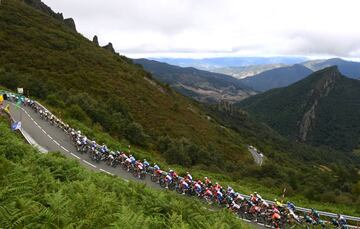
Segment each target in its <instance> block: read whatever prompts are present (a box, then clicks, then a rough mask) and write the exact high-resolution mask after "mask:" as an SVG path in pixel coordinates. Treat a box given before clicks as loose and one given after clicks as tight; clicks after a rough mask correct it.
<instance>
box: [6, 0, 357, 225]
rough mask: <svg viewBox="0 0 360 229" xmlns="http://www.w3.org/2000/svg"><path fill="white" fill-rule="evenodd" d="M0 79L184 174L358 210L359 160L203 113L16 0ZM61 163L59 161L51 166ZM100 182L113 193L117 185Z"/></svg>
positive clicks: (10, 4)
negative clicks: (259, 160)
mask: <svg viewBox="0 0 360 229" xmlns="http://www.w3.org/2000/svg"><path fill="white" fill-rule="evenodd" d="M0 84H1V85H3V86H6V87H7V88H10V89H15V88H17V87H24V89H25V94H26V95H29V96H30V97H31V98H34V99H36V100H40V102H42V103H44V104H45V105H46V106H47V107H49V108H50V109H51V110H52V111H54V113H55V114H56V115H58V116H59V117H60V118H61V119H63V120H64V121H65V122H67V123H70V124H74V123H75V124H76V126H74V127H80V129H81V130H83V132H84V133H86V134H87V135H88V134H89V135H88V136H89V137H90V136H91V137H93V136H100V135H101V136H105V137H101V138H100V139H101V140H100V141H105V140H104V139H105V138H107V139H110V140H108V141H109V142H110V141H113V142H115V143H118V142H119V141H121V143H122V145H128V144H129V142H130V143H131V145H132V149H134V151H133V152H140V150H139V148H141V150H142V151H141V152H145V153H144V155H147V156H151V158H150V157H147V158H148V159H152V158H157V159H159V161H161V162H163V163H164V165H166V167H165V169H167V168H169V167H170V166H167V165H171V167H172V168H174V167H175V166H176V165H178V166H177V167H176V168H179V169H182V170H185V171H186V170H188V169H189V168H191V171H192V172H194V174H195V173H197V174H201V175H204V174H208V173H209V171H211V172H212V173H213V174H215V176H217V179H218V180H219V181H223V180H225V181H229V182H233V183H234V187H235V185H238V184H239V183H240V182H247V183H246V184H245V185H249V186H250V185H256V187H258V188H259V187H260V188H261V189H262V188H264V189H265V190H266V188H269V187H271V188H273V190H276V192H279V190H280V192H281V190H283V188H284V187H287V188H288V190H292V193H291V192H290V191H289V194H288V195H289V196H291V195H293V196H295V195H296V196H297V197H299V199H302V200H303V199H307V200H315V201H323V202H327V203H331V204H334V203H336V204H344V205H346V206H348V205H349V206H351V209H356V206H360V205H359V204H358V203H359V201H360V200H359V198H358V195H357V193H356V190H355V189H354V187H356V182H357V181H358V178H359V176H358V174H357V173H356V171H357V169H358V168H357V167H356V163H357V158H358V157H355V156H354V155H352V154H342V155H341V156H340V157H335V158H328V157H326V155H330V154H331V155H335V154H336V153H337V151H336V152H333V151H328V149H326V148H325V149H318V148H313V147H308V146H305V145H303V144H300V146H298V147H297V148H296V150H295V149H294V148H288V147H292V144H293V143H291V142H288V141H287V140H284V139H281V140H278V139H277V138H275V140H274V139H273V138H270V140H269V138H268V137H269V136H270V137H271V135H275V136H277V135H276V134H277V133H276V132H275V131H273V130H271V129H270V128H268V127H266V128H265V129H264V128H263V126H261V128H260V127H259V124H258V123H256V122H255V121H254V120H253V119H246V120H244V119H243V116H241V115H240V116H238V115H237V114H235V117H229V119H227V118H228V116H229V115H234V114H232V113H228V110H227V109H223V110H221V109H220V111H218V110H216V111H211V112H207V111H206V110H205V109H204V108H202V107H201V105H199V104H198V103H196V102H194V101H192V100H189V99H187V98H186V97H184V96H182V95H180V94H178V93H176V92H175V91H174V90H172V89H171V88H169V87H168V86H166V85H163V84H162V83H160V82H158V81H156V80H155V79H153V78H152V76H151V74H150V73H148V72H146V71H144V70H143V69H142V68H140V67H139V66H136V65H134V64H133V63H132V61H131V60H129V59H127V58H126V57H123V56H119V55H117V54H114V53H113V52H112V51H109V50H107V49H104V48H102V47H99V46H98V44H96V43H93V42H91V41H89V40H88V39H86V38H84V37H83V36H81V35H80V34H78V33H76V32H75V31H74V30H72V29H70V28H69V27H68V26H66V25H65V24H64V23H63V22H61V21H58V20H55V19H54V18H52V17H50V16H48V15H46V14H44V13H43V12H40V11H37V10H35V9H33V8H32V7H30V6H28V5H26V4H25V3H23V2H22V1H20V0H12V1H10V0H5V1H2V5H1V6H0ZM284 97H286V96H284ZM228 121H231V122H228ZM260 125H261V124H260ZM238 126H242V128H237V127H238ZM94 133H96V134H94ZM99 133H100V134H99ZM90 134H91V135H90ZM95 140H96V141H98V140H99V138H96V139H95ZM100 141H99V143H100ZM106 142H107V141H106ZM247 144H253V145H255V146H256V147H258V148H260V149H261V150H262V151H263V152H264V154H265V156H266V161H265V165H264V166H263V167H257V166H256V165H255V164H254V163H253V159H252V158H251V155H250V153H249V152H247ZM284 144H285V145H284ZM114 145H115V144H114ZM134 145H135V147H134ZM109 146H110V144H109ZM135 149H136V150H135ZM328 152H331V153H329V154H327V153H328ZM19 153H21V152H19ZM138 155H139V154H138ZM138 155H136V156H138ZM323 155H325V156H324V157H323V160H320V158H321V157H322V156H323ZM46 157H53V156H46ZM57 158H58V157H57ZM312 160H313V161H312ZM32 162H33V161H32ZM33 163H35V164H36V163H37V162H36V161H34V162H33ZM30 164H31V163H30ZM30 164H29V165H27V166H31V165H30ZM66 164H67V162H66V161H62V162H61V163H58V164H56V166H55V167H60V168H62V167H63V166H65V167H66V166H67V165H66ZM175 164H176V165H175ZM160 165H161V164H160ZM48 166H49V167H51V164H50V165H48ZM180 166H183V167H180ZM321 166H328V167H329V168H330V171H328V170H325V171H323V170H322V169H321V168H322V167H321ZM41 168H45V166H43V167H41ZM76 168H77V167H76ZM16 170H20V171H21V169H20V168H19V167H17V169H16ZM43 170H45V169H43ZM354 171H355V173H354ZM57 172H58V171H56V172H55V173H57ZM80 174H81V173H80ZM68 175H69V177H72V176H74V174H71V173H70V174H68ZM84 176H88V173H86V175H84ZM94 176H95V177H96V176H97V175H94ZM61 178H62V179H68V178H67V176H64V175H62V177H61ZM59 179H60V178H59ZM89 179H90V178H89ZM91 179H95V178H91ZM91 181H93V182H95V183H96V182H97V181H96V179H95V180H91ZM111 181H113V180H111ZM90 183H91V182H90ZM65 184H66V183H65ZM87 184H89V183H87ZM339 184H342V185H341V187H339ZM101 185H105V186H101V187H102V188H109V189H110V188H115V187H116V185H117V183H115V185H114V187H109V186H110V185H108V183H106V184H101ZM245 185H244V186H245ZM60 186H61V185H59V186H56V187H55V188H57V189H60ZM40 187H41V186H40ZM273 190H270V191H269V190H267V191H268V192H267V194H269V193H272V194H273V193H274V192H273ZM354 190H355V191H354ZM50 191H51V190H50ZM125 191H128V189H126V190H125ZM129 192H130V191H129ZM134 195H135V194H134ZM338 196H342V197H341V198H338ZM344 196H345V197H344ZM137 198H139V199H141V197H140V196H138V197H137ZM180 209H181V208H180ZM354 211H359V210H357V209H356V210H354ZM110 212H111V211H110ZM164 212H165V211H164ZM89 217H90V216H89ZM214 225H215V224H214Z"/></svg>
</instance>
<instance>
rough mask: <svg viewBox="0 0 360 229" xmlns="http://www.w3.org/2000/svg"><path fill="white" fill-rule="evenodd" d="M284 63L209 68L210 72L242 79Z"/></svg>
mask: <svg viewBox="0 0 360 229" xmlns="http://www.w3.org/2000/svg"><path fill="white" fill-rule="evenodd" d="M285 66H286V64H259V65H249V66H242V67H223V68H215V69H211V70H210V71H211V72H216V73H220V74H225V75H229V76H232V77H235V78H237V79H243V78H246V77H250V76H254V75H257V74H259V73H262V72H265V71H268V70H271V69H274V68H280V67H285Z"/></svg>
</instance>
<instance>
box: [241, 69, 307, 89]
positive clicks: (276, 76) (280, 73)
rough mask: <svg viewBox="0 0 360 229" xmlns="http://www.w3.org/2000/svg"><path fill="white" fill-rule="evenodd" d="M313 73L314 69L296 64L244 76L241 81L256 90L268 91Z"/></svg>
mask: <svg viewBox="0 0 360 229" xmlns="http://www.w3.org/2000/svg"><path fill="white" fill-rule="evenodd" d="M311 73H312V71H311V70H310V69H308V68H306V67H304V66H303V65H300V64H295V65H292V66H285V67H280V68H275V69H271V70H268V71H264V72H262V73H259V74H257V75H254V76H251V77H247V78H244V79H242V80H241V81H242V82H243V83H244V84H245V85H247V86H249V87H251V88H253V89H254V90H257V91H267V90H270V89H273V88H279V87H285V86H288V85H290V84H292V83H294V82H297V81H299V80H301V79H303V78H305V77H306V76H308V75H309V74H311Z"/></svg>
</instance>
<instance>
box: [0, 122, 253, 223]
mask: <svg viewBox="0 0 360 229" xmlns="http://www.w3.org/2000/svg"><path fill="white" fill-rule="evenodd" d="M0 145H1V147H0V225H1V227H2V228H248V227H249V226H246V225H243V223H242V222H241V221H240V220H239V219H237V218H236V217H235V216H234V215H233V214H232V213H230V212H227V211H209V210H207V209H206V208H204V207H203V204H201V203H200V202H199V201H196V200H194V199H189V198H184V197H182V196H179V195H177V194H175V193H172V192H165V191H164V192H160V191H153V190H150V189H149V188H146V187H144V186H143V185H139V184H135V183H132V182H130V183H127V182H125V181H122V180H121V179H119V178H116V177H111V176H108V175H105V174H100V173H94V172H91V171H89V170H87V169H84V168H82V167H81V166H80V165H79V164H78V163H77V162H75V161H74V160H69V159H67V158H65V157H64V156H61V155H60V154H57V153H49V154H41V153H39V152H36V151H35V150H34V149H33V148H32V147H31V146H28V145H26V144H25V143H24V142H23V141H22V140H21V139H20V138H19V137H17V136H16V135H15V133H14V132H11V131H10V129H9V123H7V122H5V121H4V118H3V117H0Z"/></svg>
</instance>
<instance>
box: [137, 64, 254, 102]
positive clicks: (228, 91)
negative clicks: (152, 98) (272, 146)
mask: <svg viewBox="0 0 360 229" xmlns="http://www.w3.org/2000/svg"><path fill="white" fill-rule="evenodd" d="M134 62H135V63H137V64H140V65H141V66H142V67H143V68H144V69H145V70H147V71H149V72H151V73H152V74H153V76H154V78H156V79H157V80H159V81H161V82H163V83H166V84H169V85H170V86H171V87H173V88H174V89H175V90H177V91H178V92H180V93H182V94H184V95H187V96H188V97H191V98H193V99H195V100H197V101H200V102H205V103H217V102H220V101H229V102H235V101H240V100H241V99H243V98H246V97H248V96H250V95H253V94H255V92H254V91H252V90H251V89H250V88H248V87H247V86H245V85H244V84H243V83H242V82H241V81H240V80H238V79H236V78H233V77H231V76H228V75H223V74H219V73H213V72H207V71H204V70H199V69H196V68H194V67H180V66H176V65H170V64H167V63H162V62H158V61H155V60H148V59H135V60H134Z"/></svg>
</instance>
